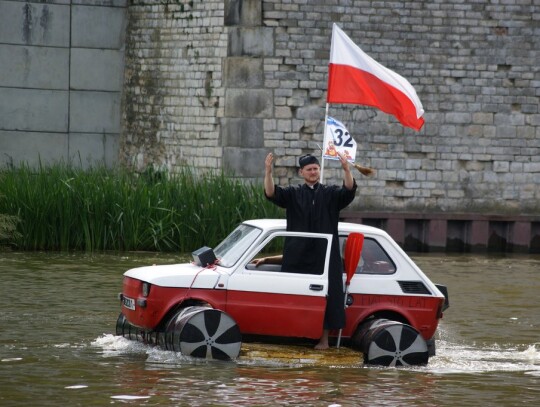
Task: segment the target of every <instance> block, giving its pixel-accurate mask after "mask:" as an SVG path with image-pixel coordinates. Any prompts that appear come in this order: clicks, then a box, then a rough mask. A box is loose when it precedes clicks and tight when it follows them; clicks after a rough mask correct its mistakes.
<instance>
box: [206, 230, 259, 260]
mask: <svg viewBox="0 0 540 407" xmlns="http://www.w3.org/2000/svg"><path fill="white" fill-rule="evenodd" d="M261 232H262V230H261V229H258V228H256V227H253V226H248V225H240V226H238V227H237V228H236V229H235V230H234V231H233V232H232V233H231V234H230V235H229V236H227V237H226V238H225V240H224V241H222V242H221V243H220V244H219V245H218V246H217V247H216V248H215V250H214V253H215V254H216V257H217V258H218V259H219V265H220V266H223V267H232V266H234V265H235V263H236V262H237V261H238V259H239V258H240V257H241V256H242V255H243V254H244V253H245V252H246V251H247V249H248V248H249V247H250V246H251V245H252V244H253V242H254V241H255V239H257V237H258V236H259V235H260V234H261Z"/></svg>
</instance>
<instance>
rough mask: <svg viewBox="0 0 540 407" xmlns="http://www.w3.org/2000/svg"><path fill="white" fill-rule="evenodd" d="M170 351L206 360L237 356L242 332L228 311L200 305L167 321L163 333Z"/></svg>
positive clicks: (234, 357) (227, 358)
mask: <svg viewBox="0 0 540 407" xmlns="http://www.w3.org/2000/svg"><path fill="white" fill-rule="evenodd" d="M163 341H164V343H165V348H166V349H167V350H171V351H175V352H181V353H182V354H184V355H187V356H193V357H198V358H206V359H219V360H230V359H236V358H237V357H238V355H239V354H240V347H241V346H242V334H241V333H240V328H238V325H237V324H236V322H235V321H234V320H233V319H232V318H231V317H230V316H229V315H228V314H226V313H225V312H223V311H220V310H217V309H213V308H208V307H201V306H193V307H187V308H184V309H182V310H180V311H179V312H178V313H177V314H175V315H174V316H173V317H172V318H171V319H170V320H169V322H168V324H167V327H166V328H165V335H164V340H163Z"/></svg>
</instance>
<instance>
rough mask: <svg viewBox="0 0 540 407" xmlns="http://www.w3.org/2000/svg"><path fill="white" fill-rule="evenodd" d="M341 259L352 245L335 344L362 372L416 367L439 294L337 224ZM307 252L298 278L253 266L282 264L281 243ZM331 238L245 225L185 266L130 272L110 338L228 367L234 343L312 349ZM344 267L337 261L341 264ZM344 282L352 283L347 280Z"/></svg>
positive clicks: (386, 247)
mask: <svg viewBox="0 0 540 407" xmlns="http://www.w3.org/2000/svg"><path fill="white" fill-rule="evenodd" d="M338 230H339V243H340V248H341V253H342V256H345V253H346V252H347V250H346V248H347V242H348V241H350V242H351V243H350V248H352V241H353V236H354V237H356V236H359V235H360V236H362V245H361V248H360V250H361V251H360V257H359V260H358V261H357V262H356V263H355V264H354V269H353V270H352V273H351V276H350V277H352V278H350V279H348V278H347V276H346V274H345V273H344V276H343V279H344V282H346V281H347V282H348V283H349V284H348V286H347V295H346V301H345V302H346V304H344V306H346V326H345V327H344V328H343V330H342V331H341V332H337V331H336V332H332V336H333V338H336V342H337V343H338V344H339V341H341V340H343V344H344V345H346V346H351V347H353V348H357V349H359V351H360V352H361V353H362V354H363V358H364V363H367V364H375V365H382V366H400V365H419V364H426V363H427V362H428V358H429V357H430V356H433V355H434V354H435V340H434V335H435V332H436V330H437V326H438V323H439V320H440V319H441V318H442V316H443V311H444V310H445V309H446V308H447V307H448V294H447V290H446V287H444V286H442V285H436V284H434V283H432V282H431V281H430V280H429V278H428V277H427V276H426V275H425V274H424V273H423V272H422V271H421V270H420V269H419V268H418V266H417V265H416V264H415V263H414V262H413V261H412V260H411V259H410V258H409V256H408V255H407V254H406V253H405V252H404V251H403V250H402V249H401V248H400V247H399V245H398V244H397V243H396V242H395V241H394V240H393V239H392V238H391V237H390V236H389V235H388V234H387V233H386V232H384V231H383V230H381V229H377V228H374V227H370V226H366V225H360V224H354V223H344V222H340V223H339V226H338ZM291 239H292V240H293V241H294V244H298V245H299V247H300V246H305V245H314V246H315V247H317V250H318V253H317V254H318V255H319V257H320V259H321V261H319V262H318V265H317V266H312V267H310V268H309V269H308V270H306V269H305V268H303V269H302V268H299V269H295V268H294V267H291V266H290V265H288V266H287V267H285V266H284V265H283V264H266V263H263V264H260V265H256V264H255V263H254V260H255V259H260V258H262V257H268V256H274V255H276V254H278V255H279V254H282V253H283V249H284V247H285V245H286V244H287V242H289V243H288V244H289V245H290V244H291ZM331 241H332V235H327V234H315V233H300V232H287V231H286V222H285V220H283V219H259V220H250V221H245V222H243V223H242V224H240V225H239V226H238V227H237V228H236V229H235V230H234V231H233V232H232V233H231V234H230V235H229V236H227V237H226V238H225V240H223V241H222V242H221V243H220V244H219V245H218V246H217V247H216V248H215V250H212V249H210V248H207V247H204V248H201V249H199V250H197V251H195V252H194V253H193V259H194V261H193V262H191V263H185V264H174V265H155V266H147V267H138V268H134V269H131V270H128V271H127V272H126V273H124V281H123V289H122V293H121V294H120V298H121V304H122V305H121V313H120V315H119V317H118V320H117V324H116V333H117V335H122V336H124V337H127V338H130V339H137V340H140V341H143V342H146V343H149V344H155V345H158V346H160V347H162V348H164V349H168V350H172V351H177V352H181V353H182V354H185V355H189V356H194V357H203V358H212V359H225V360H226V359H235V358H237V357H238V355H239V354H240V349H241V346H242V338H246V337H249V338H264V339H265V340H268V339H271V340H274V342H276V343H279V342H280V341H282V340H283V339H284V338H302V339H318V338H319V337H320V336H321V334H322V330H323V319H324V312H325V306H326V295H327V290H328V265H329V257H330V247H331ZM345 260H346V259H344V261H345ZM353 273H354V274H353Z"/></svg>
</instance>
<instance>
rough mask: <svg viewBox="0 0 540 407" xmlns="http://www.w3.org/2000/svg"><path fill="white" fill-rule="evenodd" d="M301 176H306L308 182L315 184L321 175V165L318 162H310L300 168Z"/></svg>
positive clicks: (305, 179)
mask: <svg viewBox="0 0 540 407" xmlns="http://www.w3.org/2000/svg"><path fill="white" fill-rule="evenodd" d="M300 176H301V177H302V178H304V181H305V182H306V184H310V185H313V184H315V183H316V182H318V181H319V178H320V177H321V167H320V166H319V165H318V164H308V165H306V166H304V167H303V168H300Z"/></svg>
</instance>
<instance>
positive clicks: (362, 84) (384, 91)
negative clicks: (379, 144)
mask: <svg viewBox="0 0 540 407" xmlns="http://www.w3.org/2000/svg"><path fill="white" fill-rule="evenodd" d="M326 101H327V103H345V104H356V105H367V106H372V107H376V108H378V109H380V110H382V111H383V112H385V113H388V114H391V115H393V116H395V117H396V118H397V119H398V120H399V121H400V122H401V124H403V125H404V126H407V127H411V128H413V129H415V130H420V129H421V128H422V126H423V125H424V119H423V117H422V116H423V114H424V109H423V107H422V103H421V102H420V99H419V98H418V95H417V94H416V91H415V90H414V88H413V86H412V85H411V84H410V83H409V82H408V81H407V80H406V79H405V78H403V77H402V76H401V75H399V74H397V73H395V72H394V71H391V70H390V69H388V68H386V67H384V66H383V65H381V64H380V63H378V62H377V61H375V60H374V59H373V58H371V57H370V56H369V55H367V54H366V53H365V52H364V51H362V50H361V49H360V47H358V46H357V45H356V44H355V43H354V42H353V41H352V40H351V39H350V38H349V37H348V36H347V34H345V33H344V32H343V31H342V30H341V29H340V28H339V27H338V26H337V24H335V23H334V26H333V28H332V45H331V47H330V63H329V73H328V94H327V99H326Z"/></svg>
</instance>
